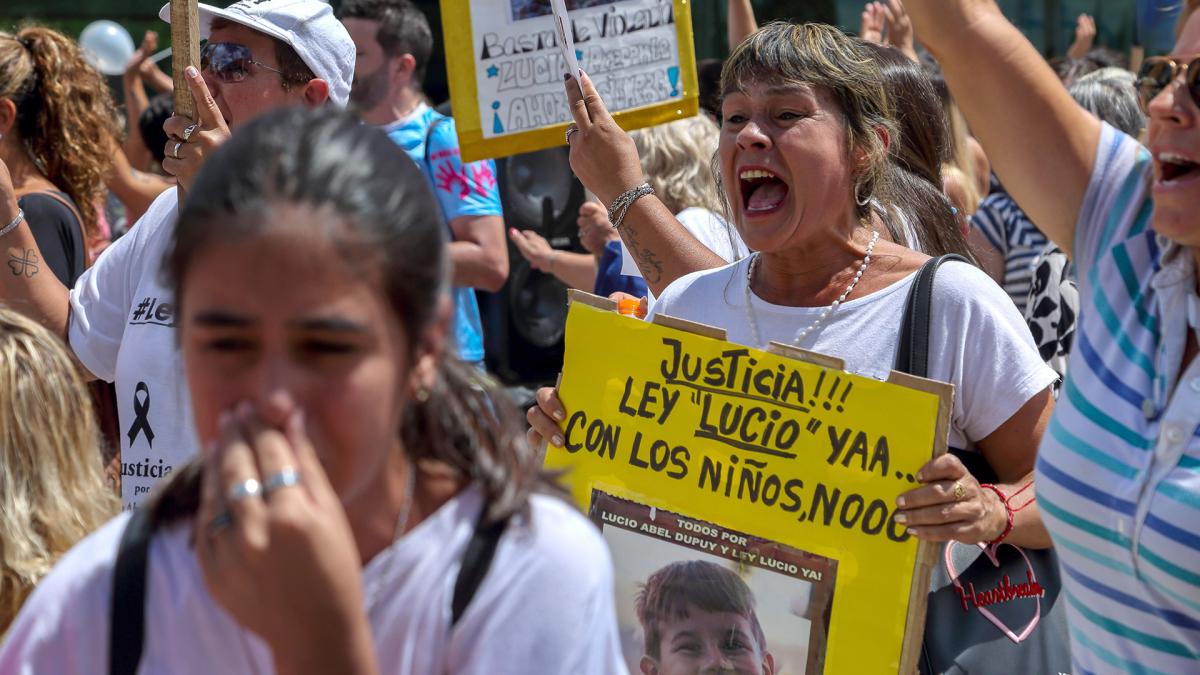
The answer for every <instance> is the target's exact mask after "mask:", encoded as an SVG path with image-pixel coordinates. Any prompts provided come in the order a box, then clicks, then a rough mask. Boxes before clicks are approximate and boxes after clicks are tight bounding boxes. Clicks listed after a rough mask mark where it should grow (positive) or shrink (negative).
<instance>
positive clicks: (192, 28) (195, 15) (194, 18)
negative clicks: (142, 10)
mask: <svg viewBox="0 0 1200 675" xmlns="http://www.w3.org/2000/svg"><path fill="white" fill-rule="evenodd" d="M171 48H172V50H173V51H172V54H173V58H172V59H171V77H172V79H173V80H174V81H175V114H176V115H182V116H184V117H187V118H189V119H191V120H193V121H194V120H195V119H196V102H195V101H194V100H193V99H192V90H191V88H190V87H189V86H188V83H187V78H185V77H184V75H183V71H184V70H185V69H187V67H188V66H196V67H197V68H199V67H200V12H199V10H198V9H197V7H196V0H171Z"/></svg>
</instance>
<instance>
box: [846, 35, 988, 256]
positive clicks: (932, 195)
mask: <svg viewBox="0 0 1200 675" xmlns="http://www.w3.org/2000/svg"><path fill="white" fill-rule="evenodd" d="M862 46H863V48H864V49H865V50H866V53H867V54H868V55H870V56H871V58H872V59H873V60H874V61H875V62H876V63H878V64H879V70H880V73H881V74H882V76H883V82H884V85H885V86H886V87H887V90H888V97H889V102H890V103H891V106H892V115H893V117H894V118H895V120H896V126H897V127H898V128H899V133H900V137H899V138H893V139H892V144H891V146H890V147H889V149H888V156H889V159H890V161H891V164H892V166H893V168H894V171H893V172H892V182H891V185H890V186H889V188H890V189H891V192H892V196H893V200H892V203H893V204H894V206H895V207H896V208H898V209H900V210H901V211H902V213H894V212H889V213H887V214H885V215H886V217H885V221H886V222H887V224H888V229H889V231H890V232H891V234H892V239H893V240H894V241H896V242H899V243H902V244H905V245H906V246H908V247H909V248H912V249H917V250H920V251H921V252H922V253H925V254H926V255H930V256H939V255H945V254H947V253H957V254H959V255H961V256H963V257H965V258H966V259H968V260H974V259H975V258H974V255H972V253H971V250H970V247H968V246H967V241H966V238H964V237H963V235H962V230H961V229H960V228H959V221H958V219H957V218H956V217H955V215H954V211H953V210H952V207H953V204H951V203H950V199H949V198H948V197H947V196H946V193H945V191H944V189H943V188H942V165H943V164H945V163H947V162H949V161H950V160H951V159H952V153H953V148H952V147H951V144H950V128H949V125H948V123H947V121H946V115H945V113H944V112H943V111H942V107H941V106H940V105H939V104H938V100H939V99H938V98H937V91H936V90H935V89H934V85H933V81H932V80H931V79H930V77H929V75H928V74H927V73H926V72H925V69H924V68H922V67H921V66H920V64H918V63H916V62H914V61H912V60H911V59H909V58H908V57H906V56H904V55H903V54H902V53H900V52H899V51H898V50H896V49H893V48H891V47H882V46H880V45H877V44H875V43H872V42H867V41H862ZM901 218H903V219H906V220H907V221H908V222H909V223H910V224H911V225H912V231H913V232H915V233H916V236H917V241H908V239H909V237H908V236H907V233H905V232H904V231H902V230H901V228H900V223H899V219H901Z"/></svg>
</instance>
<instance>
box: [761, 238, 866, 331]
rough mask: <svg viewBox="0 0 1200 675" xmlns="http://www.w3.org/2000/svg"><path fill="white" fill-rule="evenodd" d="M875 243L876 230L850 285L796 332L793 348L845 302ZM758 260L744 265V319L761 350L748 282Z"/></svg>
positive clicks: (863, 270)
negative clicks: (814, 318) (806, 325)
mask: <svg viewBox="0 0 1200 675" xmlns="http://www.w3.org/2000/svg"><path fill="white" fill-rule="evenodd" d="M877 241H879V231H878V230H876V231H875V232H873V233H872V235H871V241H870V243H868V244H867V254H866V255H865V256H863V259H862V262H861V263H859V265H858V271H857V272H855V273H854V278H853V279H851V280H850V285H849V286H846V290H845V291H842V294H841V295H839V296H838V299H837V300H834V301H833V304H832V305H830V306H828V307H826V308H825V310H824V311H822V312H821V314H820V316H818V317H817V320H816V321H813V322H812V323H811V324H809V326H808V328H804V329H802V330H799V331H797V332H796V336H795V337H794V338H792V344H793V345H794V346H797V347H799V346H800V342H801V341H803V340H804V338H806V337H808V336H809V334H810V333H812V332H813V331H814V330H816V329H817V328H818V327H819V326H820V325H821V324H823V323H825V319H828V318H829V315H830V314H832V313H833V312H834V310H836V309H837V308H838V306H839V305H841V304H842V303H843V302H845V301H846V298H847V297H848V296H849V295H850V292H851V291H853V290H854V287H855V286H857V285H858V282H859V280H861V279H862V276H863V272H865V271H866V270H867V265H870V264H871V253H872V252H874V251H875V242H877ZM758 258H759V254H758V253H755V254H754V255H753V256H752V257H751V258H750V263H749V264H747V265H746V319H747V320H748V323H749V324H750V330H751V331H753V333H754V346H755V347H756V348H761V347H763V346H764V345H763V341H762V335H760V334H759V331H758V318H757V317H756V316H755V315H754V305H752V304H751V299H750V282H751V281H753V279H754V265H755V263H757V262H758Z"/></svg>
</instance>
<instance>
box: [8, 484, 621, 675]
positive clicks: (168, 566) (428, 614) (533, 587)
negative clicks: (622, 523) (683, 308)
mask: <svg viewBox="0 0 1200 675" xmlns="http://www.w3.org/2000/svg"><path fill="white" fill-rule="evenodd" d="M481 502H482V499H481V494H480V492H479V490H478V489H475V488H472V489H469V490H466V491H464V492H463V493H462V494H461V495H459V496H458V497H456V498H454V499H452V500H450V501H449V502H448V503H446V504H445V505H443V506H442V508H440V509H439V510H438V511H437V512H435V513H434V514H433V515H432V516H430V517H429V518H428V519H426V520H425V521H423V522H421V523H420V524H419V525H418V526H417V527H416V528H415V529H413V530H412V531H411V532H409V533H408V535H407V536H405V537H404V538H403V539H401V540H400V541H398V542H396V543H394V544H393V545H392V546H391V547H390V548H389V549H386V550H385V551H384V552H383V553H380V554H379V555H377V556H375V558H373V559H372V560H371V562H370V563H369V564H368V565H367V566H366V567H365V568H364V570H363V588H364V589H367V593H370V592H371V589H372V588H374V584H376V583H378V581H377V579H378V577H379V575H380V574H382V573H383V572H384V571H386V570H387V569H388V566H387V564H386V562H387V557H388V556H393V557H394V558H395V560H394V561H393V562H392V564H391V567H390V577H391V579H390V580H389V581H388V582H387V584H386V587H387V590H386V591H385V592H382V593H379V594H378V598H379V606H378V607H375V608H374V611H372V612H370V614H369V616H371V631H372V633H373V634H374V636H375V648H376V654H377V656H378V658H379V662H380V666H381V669H382V671H383V672H385V673H389V675H407V674H411V675H443V674H444V673H454V674H467V673H478V674H480V675H484V674H486V675H507V674H511V675H530V674H531V673H537V674H538V675H553V674H555V673H562V674H564V675H566V674H571V675H575V674H583V675H611V674H614V673H615V674H624V673H626V672H627V671H626V668H625V665H624V662H623V660H622V658H621V651H620V640H619V636H618V633H617V621H616V613H615V609H614V607H613V578H612V577H613V572H612V560H611V559H610V557H609V553H608V549H607V547H606V546H605V544H604V540H603V539H602V538H601V537H600V534H599V533H598V532H597V531H596V528H595V527H594V526H593V525H592V524H591V523H589V522H588V521H587V520H585V519H584V518H583V516H581V515H580V514H579V513H578V512H576V511H575V510H574V509H573V508H572V507H570V506H569V505H567V504H566V503H565V502H563V501H561V500H559V499H556V498H552V497H546V496H534V497H533V498H532V499H531V507H530V508H531V516H532V517H531V519H530V520H524V519H522V520H521V521H520V522H517V521H514V523H513V524H510V526H509V530H508V531H506V532H505V534H504V536H503V537H501V539H500V542H499V544H498V545H497V548H496V555H495V558H494V559H493V561H492V565H491V567H490V568H489V570H488V573H487V576H486V577H485V578H484V580H483V583H482V584H481V585H480V586H479V590H478V591H477V592H476V594H475V597H474V598H473V599H472V601H471V603H470V604H469V605H468V606H467V609H466V611H465V612H464V613H463V616H462V617H461V618H460V619H459V622H458V624H457V626H455V627H454V628H453V629H451V628H450V601H451V598H452V596H453V592H454V582H455V580H456V578H457V575H458V569H459V565H460V561H461V559H462V555H463V551H464V549H465V548H466V545H467V542H468V541H469V540H470V538H471V533H472V532H473V530H474V523H475V520H476V518H477V516H478V514H479V510H480V506H481ZM127 522H128V516H127V515H122V516H120V517H118V518H116V519H114V520H113V521H111V522H109V523H108V524H107V525H105V526H104V527H103V528H101V529H100V530H99V531H98V532H96V533H94V534H93V535H91V536H89V537H88V538H86V539H84V540H83V541H82V542H81V543H80V544H79V545H78V546H76V547H75V548H74V549H72V550H71V551H70V552H69V553H68V554H67V555H66V556H65V557H64V558H63V559H62V561H61V562H60V563H59V564H58V566H57V567H55V568H54V570H53V571H51V573H50V575H49V576H47V577H46V578H45V579H44V580H43V581H42V582H41V584H40V585H39V586H38V587H37V589H35V591H34V593H33V594H32V596H31V597H30V598H29V600H28V602H27V603H26V605H25V607H24V609H23V610H22V611H21V613H20V614H19V615H18V617H17V619H16V621H15V622H14V623H13V625H12V627H11V629H10V630H9V633H8V636H7V641H6V642H5V643H4V645H3V647H0V673H4V674H5V675H49V674H51V673H53V675H85V674H87V675H106V673H107V670H108V636H109V609H110V608H109V604H110V602H111V595H112V574H113V564H114V559H115V555H116V548H117V544H118V542H119V540H120V536H121V532H122V531H123V530H124V528H125V524H126V523H127ZM189 534H190V526H189V525H187V524H181V525H177V526H175V527H172V528H170V529H168V530H166V531H164V532H163V533H162V534H160V535H159V536H157V537H156V538H155V539H154V540H153V541H152V542H151V545H150V554H149V555H150V559H149V573H148V585H147V595H146V635H145V649H144V651H143V655H142V661H141V666H140V668H139V670H138V672H139V673H142V674H143V675H149V674H151V673H155V674H158V673H170V674H172V675H190V674H195V675H212V674H213V673H221V674H222V675H233V674H246V675H265V674H268V673H272V672H274V667H273V665H272V661H271V655H270V652H269V650H268V649H267V647H266V646H265V644H264V643H262V642H261V641H260V640H258V638H256V637H255V636H254V635H253V634H252V633H249V632H247V631H245V630H243V629H241V628H240V627H239V626H238V625H237V624H236V623H235V622H234V620H233V619H232V617H230V616H229V615H228V614H227V613H226V612H225V611H224V610H223V609H221V608H220V607H219V606H218V605H216V604H215V603H214V601H213V599H212V597H211V596H210V595H209V594H208V591H207V590H206V587H205V585H204V580H203V578H202V576H201V573H200V568H199V565H198V563H197V560H196V557H195V555H194V554H193V551H192V549H191V548H190V547H189V545H188V537H189ZM368 602H370V600H369V599H368Z"/></svg>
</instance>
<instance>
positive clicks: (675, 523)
mask: <svg viewBox="0 0 1200 675" xmlns="http://www.w3.org/2000/svg"><path fill="white" fill-rule="evenodd" d="M590 516H591V518H592V520H593V522H595V523H596V524H597V525H598V526H599V527H600V529H601V533H602V535H603V536H604V538H605V541H606V542H607V543H608V545H609V548H610V550H611V551H612V553H613V559H614V568H615V572H616V576H615V586H616V591H617V615H618V620H619V621H620V626H621V637H622V651H623V652H624V654H625V659H626V662H627V663H628V665H629V669H630V672H631V673H642V675H682V674H684V673H687V674H692V673H707V672H729V673H738V675H782V674H785V673H786V674H790V675H798V674H802V675H816V674H819V673H822V672H823V666H824V654H825V636H826V634H827V632H828V626H829V618H830V614H831V611H832V607H833V589H834V585H835V583H836V577H837V562H836V561H834V560H830V559H828V558H824V557H821V556H817V555H814V554H811V553H807V552H805V551H801V550H798V549H795V548H792V547H788V546H783V545H780V544H777V543H774V542H769V541H766V540H764V539H761V538H757V537H752V536H747V535H745V534H742V533H739V532H734V531H732V530H729V529H727V528H722V527H719V526H716V525H713V524H711V523H706V522H703V521H699V520H695V519H691V518H687V517H685V516H682V515H680V514H676V513H671V512H668V511H663V510H660V509H653V508H651V507H648V506H645V505H642V504H638V503H636V502H633V501H629V500H626V499H620V498H617V497H614V496H612V495H609V494H606V493H604V492H601V491H595V492H594V493H593V499H592V504H591V509H590Z"/></svg>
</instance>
